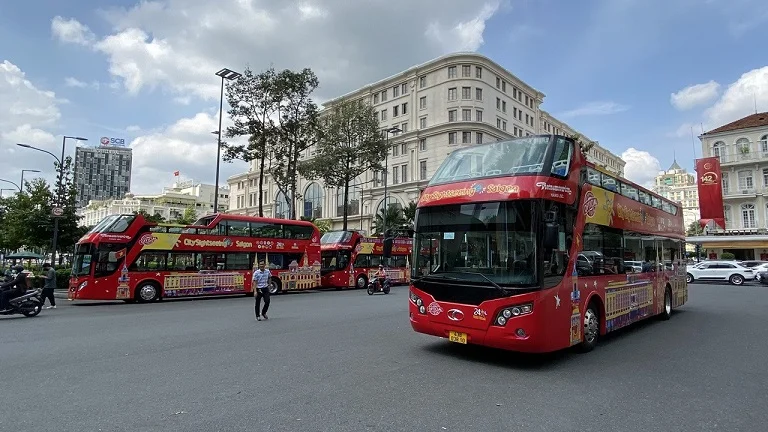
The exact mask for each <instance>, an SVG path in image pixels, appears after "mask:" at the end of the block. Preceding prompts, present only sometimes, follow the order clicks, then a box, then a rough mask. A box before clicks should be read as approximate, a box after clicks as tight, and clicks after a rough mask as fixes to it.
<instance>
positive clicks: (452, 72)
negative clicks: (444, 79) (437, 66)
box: [448, 66, 456, 78]
mask: <svg viewBox="0 0 768 432" xmlns="http://www.w3.org/2000/svg"><path fill="white" fill-rule="evenodd" d="M448 78H456V66H448Z"/></svg>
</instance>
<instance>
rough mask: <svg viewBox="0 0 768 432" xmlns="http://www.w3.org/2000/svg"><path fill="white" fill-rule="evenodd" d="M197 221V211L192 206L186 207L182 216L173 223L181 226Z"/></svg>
mask: <svg viewBox="0 0 768 432" xmlns="http://www.w3.org/2000/svg"><path fill="white" fill-rule="evenodd" d="M195 221H197V211H195V207H194V206H188V207H187V208H185V209H184V214H183V215H182V216H181V217H180V218H178V219H176V220H175V221H174V222H175V223H177V224H182V225H192V224H193V223H195Z"/></svg>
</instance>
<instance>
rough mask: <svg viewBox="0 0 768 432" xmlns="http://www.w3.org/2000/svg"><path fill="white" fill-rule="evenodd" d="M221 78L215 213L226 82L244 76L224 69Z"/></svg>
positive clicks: (216, 209)
mask: <svg viewBox="0 0 768 432" xmlns="http://www.w3.org/2000/svg"><path fill="white" fill-rule="evenodd" d="M216 76H220V77H221V99H220V100H219V139H218V144H217V145H216V194H215V195H214V196H213V212H214V214H215V213H218V212H219V165H220V164H221V119H222V117H224V112H223V110H224V80H227V81H232V80H233V79H237V78H240V77H241V76H242V74H240V73H238V72H235V71H233V70H231V69H227V68H224V69H222V70H220V71H218V72H216Z"/></svg>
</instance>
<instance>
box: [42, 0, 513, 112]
mask: <svg viewBox="0 0 768 432" xmlns="http://www.w3.org/2000/svg"><path fill="white" fill-rule="evenodd" d="M499 9H500V6H499V1H498V0H490V1H489V2H487V3H475V2H467V1H464V0H422V1H418V2H414V1H411V0H391V1H389V2H373V3H372V2H347V1H343V0H308V1H302V2H270V1H266V0H251V1H242V0H222V1H220V2H215V3H212V2H208V1H204V0H163V1H153V2H140V3H138V4H137V5H136V6H134V7H131V8H128V9H125V8H115V9H112V10H110V11H108V12H104V13H103V14H102V15H103V16H104V17H105V18H106V19H107V20H108V21H109V23H110V24H111V25H112V28H113V29H114V30H113V31H112V33H111V34H108V35H105V36H103V37H98V38H97V39H96V40H93V43H90V41H91V40H92V39H91V38H90V37H89V35H92V32H91V31H90V30H89V29H88V28H87V27H86V26H84V25H82V24H80V23H79V22H77V21H74V22H73V20H64V19H61V18H59V19H54V22H53V24H52V31H53V32H54V34H55V35H57V37H58V38H59V39H60V40H65V41H71V42H73V43H79V44H89V43H90V47H91V48H92V49H93V50H95V51H96V52H100V53H102V54H104V55H105V56H106V57H107V60H108V63H109V72H110V73H111V74H112V76H113V77H114V78H116V79H117V80H118V81H119V82H120V83H121V85H122V86H123V87H124V88H125V89H126V90H127V91H128V92H129V93H130V94H138V93H139V92H140V91H143V90H152V89H155V88H158V87H159V88H161V89H163V90H170V92H171V93H173V96H181V97H182V98H184V97H193V98H201V99H204V100H208V101H215V100H217V99H218V97H219V82H218V80H217V78H216V77H215V75H214V73H215V72H216V71H217V70H219V69H221V68H222V67H229V68H231V69H236V70H239V69H243V68H244V67H246V66H250V67H251V68H252V69H254V70H255V71H260V70H263V69H265V68H267V67H269V66H270V65H273V66H274V67H275V68H277V69H282V68H290V69H299V68H303V67H311V68H312V69H313V70H314V71H315V73H317V75H318V77H319V79H320V83H321V87H320V88H319V89H318V90H317V94H316V95H315V96H316V98H317V99H318V100H323V99H327V98H331V97H336V96H338V95H340V94H344V93H346V92H348V91H350V90H353V89H355V88H358V87H360V86H362V85H364V84H367V83H369V82H371V81H375V80H378V79H381V78H383V77H384V76H386V75H387V74H390V73H395V72H398V71H400V70H403V69H404V68H406V67H409V66H412V65H414V64H417V63H421V62H424V61H425V60H427V59H429V58H432V57H437V56H439V55H441V54H445V53H448V52H453V51H457V50H476V49H477V48H478V47H479V46H481V45H482V43H483V32H484V30H485V22H486V21H487V20H488V19H489V18H490V17H492V16H493V15H494V14H497V11H498V10H499ZM378 17H387V19H388V21H387V22H388V24H387V25H376V22H377V20H378V19H379V18H378ZM64 24H66V25H64ZM64 28H65V29H66V31H64ZM427 28H428V29H429V30H427V32H426V34H425V30H424V29H427ZM287 29H290V31H287ZM403 46H407V47H408V49H407V50H403V49H402V47H403ZM249 62H251V63H249Z"/></svg>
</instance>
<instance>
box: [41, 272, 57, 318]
mask: <svg viewBox="0 0 768 432" xmlns="http://www.w3.org/2000/svg"><path fill="white" fill-rule="evenodd" d="M43 271H44V272H45V273H44V277H45V285H43V305H45V299H48V301H50V302H51V305H50V306H48V307H47V308H46V309H56V297H54V295H53V290H54V289H56V269H54V268H53V267H52V266H51V264H50V263H45V264H43Z"/></svg>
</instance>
